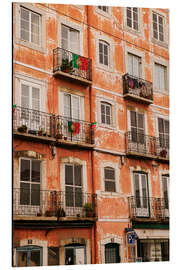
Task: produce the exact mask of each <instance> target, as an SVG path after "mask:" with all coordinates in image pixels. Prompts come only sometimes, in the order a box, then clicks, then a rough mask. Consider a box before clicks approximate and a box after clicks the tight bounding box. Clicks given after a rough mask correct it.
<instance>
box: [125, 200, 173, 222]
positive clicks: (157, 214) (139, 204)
mask: <svg viewBox="0 0 180 270" xmlns="http://www.w3.org/2000/svg"><path fill="white" fill-rule="evenodd" d="M128 206H129V217H130V218H131V219H136V218H151V219H154V220H160V219H164V218H169V201H168V199H167V198H150V197H133V196H132V197H129V198H128Z"/></svg>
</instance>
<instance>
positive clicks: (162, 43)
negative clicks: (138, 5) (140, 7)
mask: <svg viewBox="0 0 180 270" xmlns="http://www.w3.org/2000/svg"><path fill="white" fill-rule="evenodd" d="M153 13H155V14H157V15H159V16H161V17H163V34H164V41H161V40H159V39H156V38H154V33H153ZM166 16H167V15H166V13H164V12H162V11H160V10H158V9H151V13H150V26H151V40H152V42H153V43H155V44H157V45H159V46H162V47H165V48H168V43H169V42H168V38H169V37H168V19H167V17H166Z"/></svg>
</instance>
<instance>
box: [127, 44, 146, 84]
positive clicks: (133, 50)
mask: <svg viewBox="0 0 180 270" xmlns="http://www.w3.org/2000/svg"><path fill="white" fill-rule="evenodd" d="M128 54H132V55H134V56H137V57H139V58H140V59H141V63H140V78H141V79H145V54H144V52H141V51H139V50H138V49H136V48H131V47H129V46H127V45H126V46H125V70H126V73H128Z"/></svg>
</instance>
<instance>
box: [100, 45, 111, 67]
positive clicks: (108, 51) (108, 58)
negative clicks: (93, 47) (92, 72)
mask: <svg viewBox="0 0 180 270" xmlns="http://www.w3.org/2000/svg"><path fill="white" fill-rule="evenodd" d="M100 43H101V44H102V46H103V53H102V57H103V63H100V50H99V64H100V65H103V66H105V67H109V66H110V45H109V43H108V42H106V41H104V40H99V46H100ZM99 46H98V49H99ZM104 46H107V53H108V54H107V61H108V63H107V65H106V64H105V63H104V57H105V54H104Z"/></svg>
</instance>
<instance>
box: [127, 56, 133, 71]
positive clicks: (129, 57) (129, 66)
mask: <svg viewBox="0 0 180 270" xmlns="http://www.w3.org/2000/svg"><path fill="white" fill-rule="evenodd" d="M128 73H129V75H133V56H132V54H130V53H128Z"/></svg>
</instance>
